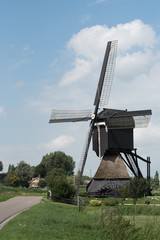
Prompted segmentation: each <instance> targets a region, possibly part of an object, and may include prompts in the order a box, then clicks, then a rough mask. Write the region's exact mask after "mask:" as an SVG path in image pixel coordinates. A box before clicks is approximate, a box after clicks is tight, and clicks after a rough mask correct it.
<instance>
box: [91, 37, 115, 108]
mask: <svg viewBox="0 0 160 240" xmlns="http://www.w3.org/2000/svg"><path fill="white" fill-rule="evenodd" d="M117 46H118V41H117V40H115V41H112V42H108V45H107V48H106V53H105V57H104V61H103V66H102V70H101V75H100V78H99V83H98V87H97V92H96V97H95V100H94V105H97V103H98V102H99V104H98V105H99V106H100V107H102V108H103V107H105V106H106V105H107V104H108V100H109V95H110V91H111V87H112V81H113V77H114V69H115V63H116V56H117Z"/></svg>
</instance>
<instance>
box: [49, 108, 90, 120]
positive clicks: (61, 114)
mask: <svg viewBox="0 0 160 240" xmlns="http://www.w3.org/2000/svg"><path fill="white" fill-rule="evenodd" d="M91 114H92V110H90V109H89V110H55V109H53V110H52V113H51V118H50V121H49V123H61V122H79V121H88V120H90V119H91Z"/></svg>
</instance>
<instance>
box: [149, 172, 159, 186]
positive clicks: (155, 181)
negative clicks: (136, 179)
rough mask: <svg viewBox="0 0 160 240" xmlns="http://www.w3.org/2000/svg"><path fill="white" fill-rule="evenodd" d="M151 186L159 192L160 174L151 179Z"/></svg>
mask: <svg viewBox="0 0 160 240" xmlns="http://www.w3.org/2000/svg"><path fill="white" fill-rule="evenodd" d="M151 186H152V189H153V190H157V189H158V188H159V173H158V171H156V172H155V175H154V178H152V179H151Z"/></svg>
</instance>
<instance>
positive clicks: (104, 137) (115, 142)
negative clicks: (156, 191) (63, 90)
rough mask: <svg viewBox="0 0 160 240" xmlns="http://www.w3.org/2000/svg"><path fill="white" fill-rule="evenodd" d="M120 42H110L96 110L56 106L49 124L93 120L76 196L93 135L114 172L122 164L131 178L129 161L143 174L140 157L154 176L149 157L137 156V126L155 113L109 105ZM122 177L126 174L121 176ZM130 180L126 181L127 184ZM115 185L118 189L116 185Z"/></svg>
mask: <svg viewBox="0 0 160 240" xmlns="http://www.w3.org/2000/svg"><path fill="white" fill-rule="evenodd" d="M117 45H118V41H117V40H116V41H109V42H108V43H107V47H106V51H105V56H104V61H103V65H102V69H101V74H100V78H99V82H98V86H97V91H96V96H95V100H94V111H93V113H92V111H91V110H54V109H53V110H52V113H51V118H50V121H49V123H63V122H79V121H88V120H90V125H89V130H88V133H87V138H86V142H85V146H84V149H83V152H82V156H81V160H80V165H79V169H80V176H79V181H78V185H77V192H76V195H78V192H79V187H80V182H81V178H82V175H83V171H84V167H85V163H86V160H87V155H88V150H89V146H90V142H91V138H92V143H93V150H94V151H95V152H96V154H97V156H98V157H99V158H100V159H102V161H101V164H100V165H103V164H104V161H105V165H106V163H107V164H108V163H109V162H108V160H107V159H108V158H111V159H112V163H113V164H112V165H113V166H114V167H112V169H110V170H111V172H112V173H113V171H115V169H116V168H117V167H120V169H121V170H122V169H124V170H123V171H122V172H123V173H122V174H120V175H123V176H125V177H124V179H123V180H126V181H127V180H128V178H129V175H127V174H126V170H125V166H124V163H125V165H126V166H127V167H128V168H129V169H130V170H131V171H132V173H133V174H134V175H135V176H138V177H142V172H141V170H140V167H139V164H138V160H139V159H140V160H142V161H144V162H146V163H147V177H148V178H149V176H150V160H149V158H148V159H147V160H146V159H143V158H142V157H140V156H139V155H137V152H136V149H134V144H133V129H134V128H135V127H146V126H147V125H148V123H149V120H150V116H151V110H141V111H127V110H125V111H124V110H118V109H108V108H106V105H107V104H108V100H109V95H110V91H111V86H112V81H113V76H114V69H115V62H116V55H117ZM105 159H106V160H105ZM122 160H123V161H122ZM101 168H103V167H102V166H100V167H99V170H98V173H96V174H97V175H99V174H100V175H101V173H100V172H101ZM103 169H105V168H103ZM106 172H107V169H106ZM114 175H115V174H114ZM95 176H96V175H95ZM104 178H106V177H104ZM120 178H123V177H122V176H121V177H120ZM109 179H110V180H111V179H112V180H113V177H111V176H110V178H109ZM114 179H115V177H114ZM116 179H118V181H120V180H119V178H116ZM95 180H96V179H95ZM126 181H124V182H125V183H126ZM110 182H111V181H110ZM96 184H97V183H96ZM97 185H98V184H97ZM120 185H123V183H122V181H121V182H120V184H119V186H120ZM116 186H117V184H116ZM89 187H91V188H92V189H93V188H95V184H92V183H91V184H90V186H89ZM109 188H112V187H109ZM113 188H115V184H114V187H113ZM102 189H103V187H102V186H100V191H101V190H102ZM105 189H106V187H105ZM98 191H99V188H97V192H98Z"/></svg>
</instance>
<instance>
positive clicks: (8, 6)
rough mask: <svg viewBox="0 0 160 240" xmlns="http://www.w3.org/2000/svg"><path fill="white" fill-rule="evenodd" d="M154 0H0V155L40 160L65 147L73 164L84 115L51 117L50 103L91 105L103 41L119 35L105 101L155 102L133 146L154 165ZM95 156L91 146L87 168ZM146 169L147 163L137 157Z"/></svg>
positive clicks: (158, 26)
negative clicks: (75, 119) (74, 119)
mask: <svg viewBox="0 0 160 240" xmlns="http://www.w3.org/2000/svg"><path fill="white" fill-rule="evenodd" d="M159 8H160V3H159V1H158V0H152V1H144V0H141V1H137V0H134V1H132V0H130V1H127V0H119V1H118V0H112V1H111V0H106V1H105V0H83V1H77V0H74V1H73V0H69V1H64V0H63V1H62V0H59V1H56V0H52V1H51V0H47V1H42V0H34V1H25V0H23V1H22V0H14V1H12V0H6V1H2V0H0V35H1V37H0V83H1V85H0V123H1V124H0V133H1V134H0V160H1V161H2V162H3V164H4V171H6V170H7V169H8V165H9V164H15V165H16V164H17V163H18V162H19V161H21V160H24V161H26V162H27V163H29V164H31V165H37V164H39V163H40V161H41V159H42V157H43V155H45V154H46V153H49V152H54V151H57V150H62V151H64V152H66V153H67V154H70V155H71V156H73V158H74V160H75V161H76V163H77V164H78V162H79V159H80V155H81V151H82V148H83V145H84V141H85V135H86V130H87V128H88V123H75V124H72V123H71V124H70V123H69V124H59V125H58V124H57V125H54V124H53V125H52V124H48V122H49V118H50V113H51V109H52V108H58V109H85V108H86V109H88V108H92V105H93V100H94V96H95V92H96V86H97V82H98V78H99V74H100V70H101V64H102V61H103V55H104V49H105V47H106V43H107V41H110V40H115V39H117V40H118V41H119V47H118V56H117V63H116V71H115V79H114V82H113V86H112V91H111V96H110V101H109V105H108V107H110V108H120V109H126V108H127V109H129V110H138V109H152V110H153V116H152V118H151V122H150V124H149V127H148V128H146V129H137V130H136V131H135V147H137V148H138V153H139V154H140V155H142V156H144V157H146V156H150V157H151V161H152V165H151V172H152V175H154V173H155V171H156V170H159V168H160V163H159V155H160V151H159V144H160V123H159V117H160V111H159V102H160V96H159V89H160V77H159V75H160V15H159ZM98 164H99V160H98V159H97V157H96V155H95V154H94V153H93V152H92V151H91V150H90V152H89V156H88V161H87V164H86V168H85V174H89V173H90V169H91V171H92V175H93V174H94V172H95V170H96V168H97V166H98ZM142 169H143V170H144V172H145V166H143V165H142Z"/></svg>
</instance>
